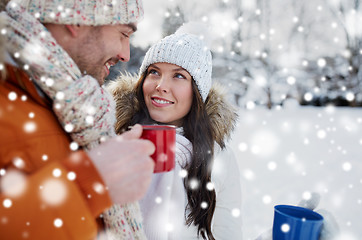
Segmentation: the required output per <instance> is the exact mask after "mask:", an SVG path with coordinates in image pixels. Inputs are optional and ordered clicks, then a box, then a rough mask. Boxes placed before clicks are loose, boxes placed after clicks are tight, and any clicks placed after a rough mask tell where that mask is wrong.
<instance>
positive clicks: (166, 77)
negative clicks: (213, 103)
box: [143, 63, 192, 127]
mask: <svg viewBox="0 0 362 240" xmlns="http://www.w3.org/2000/svg"><path fill="white" fill-rule="evenodd" d="M145 76H146V77H145V79H144V82H143V94H144V100H145V103H146V106H147V109H148V112H149V114H150V117H151V118H152V119H153V120H155V121H157V122H162V123H165V124H171V125H176V126H179V127H180V126H182V121H181V120H182V119H183V117H184V116H186V114H187V113H188V112H189V110H190V108H191V104H192V85H191V81H192V77H191V75H190V74H189V73H188V72H187V71H186V70H185V69H183V68H180V67H179V66H177V65H174V64H171V63H155V64H152V65H151V66H150V67H148V70H147V74H146V75H145Z"/></svg>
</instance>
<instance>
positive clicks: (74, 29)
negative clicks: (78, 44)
mask: <svg viewBox="0 0 362 240" xmlns="http://www.w3.org/2000/svg"><path fill="white" fill-rule="evenodd" d="M65 27H66V28H67V29H68V31H69V32H70V34H71V35H72V37H77V36H78V33H79V29H80V26H79V25H65Z"/></svg>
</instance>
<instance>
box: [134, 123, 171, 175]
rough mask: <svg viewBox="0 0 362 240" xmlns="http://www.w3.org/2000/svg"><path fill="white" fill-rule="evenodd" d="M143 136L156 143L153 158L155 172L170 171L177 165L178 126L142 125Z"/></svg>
mask: <svg viewBox="0 0 362 240" xmlns="http://www.w3.org/2000/svg"><path fill="white" fill-rule="evenodd" d="M142 127H143V132H142V135H141V138H143V139H147V140H150V141H151V142H153V144H154V145H155V147H156V149H155V152H154V153H153V154H152V156H151V157H152V159H153V161H154V162H155V168H154V170H153V172H154V173H159V172H168V171H171V170H172V169H173V168H174V167H175V147H176V127H175V126H170V125H142Z"/></svg>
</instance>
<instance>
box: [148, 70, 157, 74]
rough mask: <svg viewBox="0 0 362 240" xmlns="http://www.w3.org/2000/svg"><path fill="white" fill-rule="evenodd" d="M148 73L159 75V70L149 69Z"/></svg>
mask: <svg viewBox="0 0 362 240" xmlns="http://www.w3.org/2000/svg"><path fill="white" fill-rule="evenodd" d="M148 74H153V75H158V72H157V71H156V70H154V69H151V70H149V71H148Z"/></svg>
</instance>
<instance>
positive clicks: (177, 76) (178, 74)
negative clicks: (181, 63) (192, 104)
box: [175, 73, 186, 79]
mask: <svg viewBox="0 0 362 240" xmlns="http://www.w3.org/2000/svg"><path fill="white" fill-rule="evenodd" d="M175 77H176V78H181V79H186V77H185V76H184V75H182V74H180V73H176V74H175Z"/></svg>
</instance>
